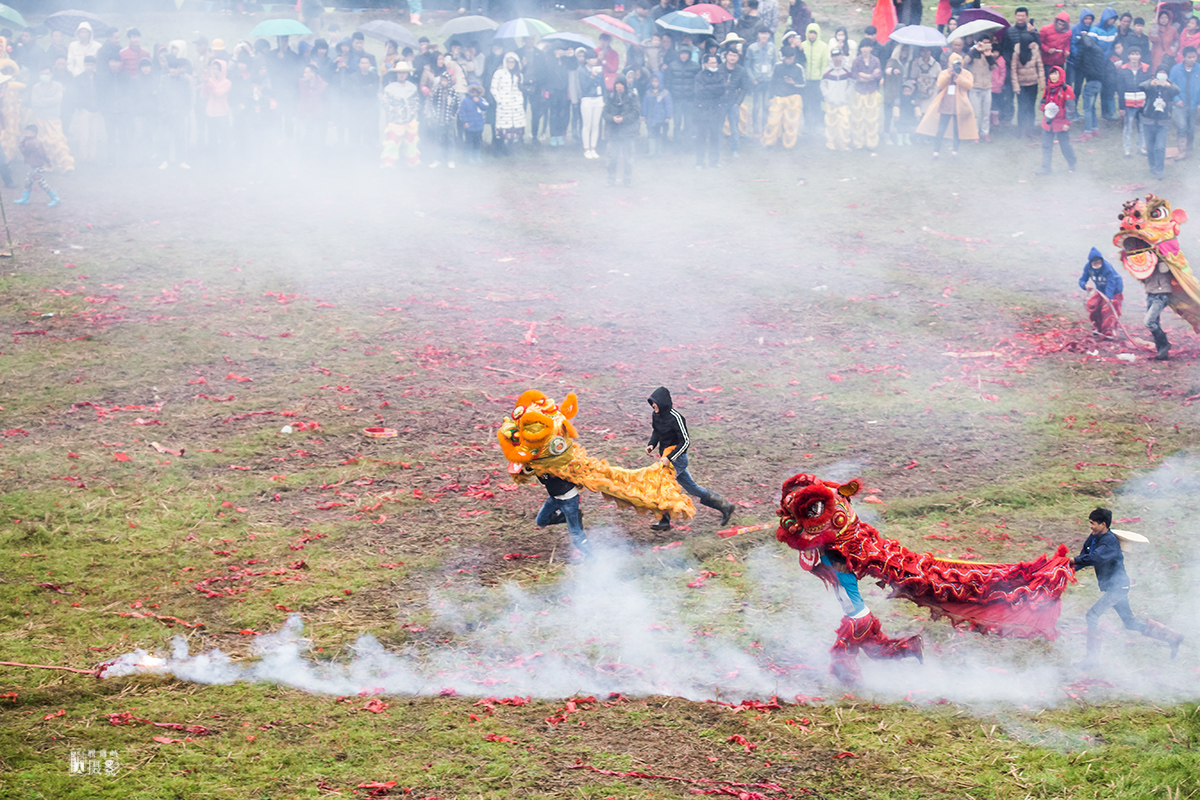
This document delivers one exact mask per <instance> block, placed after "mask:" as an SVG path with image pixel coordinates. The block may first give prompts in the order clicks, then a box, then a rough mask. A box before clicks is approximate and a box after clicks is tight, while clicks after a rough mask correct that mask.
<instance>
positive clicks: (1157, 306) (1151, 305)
mask: <svg viewBox="0 0 1200 800" xmlns="http://www.w3.org/2000/svg"><path fill="white" fill-rule="evenodd" d="M1170 302H1171V295H1170V294H1169V293H1167V292H1148V293H1147V294H1146V320H1145V322H1146V327H1147V328H1149V329H1150V333H1152V334H1154V335H1155V338H1157V337H1158V335H1159V334H1161V333H1162V332H1163V329H1162V325H1161V324H1159V321H1158V318H1159V317H1161V316H1162V312H1163V310H1164V309H1166V307H1167V304H1168V303H1170Z"/></svg>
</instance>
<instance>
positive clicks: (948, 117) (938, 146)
mask: <svg viewBox="0 0 1200 800" xmlns="http://www.w3.org/2000/svg"><path fill="white" fill-rule="evenodd" d="M950 126H953V127H954V146H953V147H952V148H951V150H953V151H954V152H958V114H942V115H940V117H939V118H938V129H937V138H936V139H935V140H934V142H933V152H935V153H940V152H942V139H943V138H944V137H945V136H946V128H947V127H950Z"/></svg>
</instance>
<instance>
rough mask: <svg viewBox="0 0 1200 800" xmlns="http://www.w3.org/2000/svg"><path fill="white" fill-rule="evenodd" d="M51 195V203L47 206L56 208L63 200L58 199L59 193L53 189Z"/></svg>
mask: <svg viewBox="0 0 1200 800" xmlns="http://www.w3.org/2000/svg"><path fill="white" fill-rule="evenodd" d="M49 194H50V202H49V203H46V206H47V207H48V208H54V207H55V206H56V205H58V204H59V203H61V202H62V200H59V199H58V192H56V191H54V190H53V189H51V190H50V192H49Z"/></svg>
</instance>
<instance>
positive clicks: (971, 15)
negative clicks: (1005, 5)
mask: <svg viewBox="0 0 1200 800" xmlns="http://www.w3.org/2000/svg"><path fill="white" fill-rule="evenodd" d="M977 19H986V20H989V21H991V22H999V23H1000V25H1001V26H1003V27H1005V28H1007V27H1008V20H1006V19H1005V18H1004V15H1003V14H998V13H997V12H995V11H992V10H991V9H989V8H968V9H967V10H966V11H963V12H961V13H960V14H959V15H958V24H959V25H960V26H961V25H966V24H967V23H968V22H974V21H975V20H977Z"/></svg>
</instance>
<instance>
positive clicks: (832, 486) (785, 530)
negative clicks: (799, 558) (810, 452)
mask: <svg viewBox="0 0 1200 800" xmlns="http://www.w3.org/2000/svg"><path fill="white" fill-rule="evenodd" d="M861 488H862V483H861V481H859V480H857V479H856V480H852V481H847V482H846V483H834V482H833V481H822V480H818V479H817V478H816V477H815V476H813V475H803V474H801V475H793V476H792V477H790V478H788V479H787V480H786V481H785V482H784V484H783V491H782V493H781V495H780V500H779V511H778V512H777V513H778V514H779V529H778V530H777V531H775V538H776V539H778V540H779V541H781V542H783V543H784V544H786V545H787V546H788V547H791V548H793V549H795V550H799V551H801V552H802V553H803V552H804V551H806V550H811V551H814V552H815V551H818V550H820V549H821V548H822V547H827V546H829V545H832V544H834V543H835V542H836V541H837V539H838V537H839V536H841V535H842V534H844V533H845V532H846V530H847V529H848V528H849V527H850V526H851V525H852V524H854V523H855V522H857V521H858V515H857V514H855V513H854V509H853V508H851V507H850V498H851V497H853V496H854V495H856V494H858V491H859V489H861Z"/></svg>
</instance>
